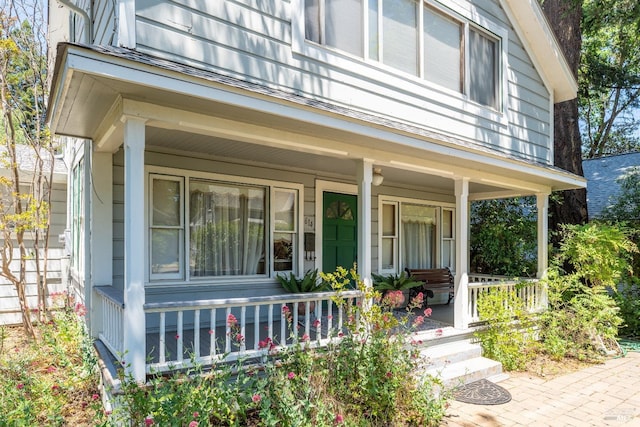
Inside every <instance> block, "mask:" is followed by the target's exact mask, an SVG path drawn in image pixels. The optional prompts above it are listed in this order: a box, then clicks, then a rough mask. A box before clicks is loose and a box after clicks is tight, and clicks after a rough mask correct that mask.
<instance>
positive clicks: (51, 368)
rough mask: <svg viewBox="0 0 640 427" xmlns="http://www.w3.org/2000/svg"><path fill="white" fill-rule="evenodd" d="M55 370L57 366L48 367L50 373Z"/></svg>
mask: <svg viewBox="0 0 640 427" xmlns="http://www.w3.org/2000/svg"><path fill="white" fill-rule="evenodd" d="M55 371H56V367H55V366H49V367H48V368H47V373H48V374H51V373H53V372H55Z"/></svg>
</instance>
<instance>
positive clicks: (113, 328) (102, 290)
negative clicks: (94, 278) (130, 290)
mask: <svg viewBox="0 0 640 427" xmlns="http://www.w3.org/2000/svg"><path fill="white" fill-rule="evenodd" d="M94 290H95V296H96V297H97V298H96V299H98V300H99V301H96V303H97V304H96V306H97V307H100V312H101V316H100V317H101V325H100V328H99V331H98V338H100V340H101V341H102V343H103V344H104V345H105V346H106V347H107V348H108V349H109V351H110V352H111V353H112V354H114V355H116V356H118V357H121V355H122V354H123V353H124V335H123V332H124V296H123V294H122V291H120V290H118V289H116V288H113V287H112V286H97V287H95V288H94Z"/></svg>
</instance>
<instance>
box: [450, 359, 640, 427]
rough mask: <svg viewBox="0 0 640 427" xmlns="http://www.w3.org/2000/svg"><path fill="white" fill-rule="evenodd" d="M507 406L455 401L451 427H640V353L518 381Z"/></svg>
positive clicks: (511, 382)
mask: <svg viewBox="0 0 640 427" xmlns="http://www.w3.org/2000/svg"><path fill="white" fill-rule="evenodd" d="M500 385H501V386H502V387H504V388H506V389H507V390H509V392H510V393H511V396H512V400H511V402H509V403H506V404H504V405H487V406H483V405H471V404H467V403H461V402H457V401H455V400H454V401H452V402H451V407H450V408H449V411H448V416H447V417H446V418H445V419H444V421H443V423H442V426H446V427H477V426H480V427H494V426H496V427H497V426H554V427H556V426H562V427H564V426H575V427H583V426H625V427H627V426H640V353H638V352H629V353H628V354H627V356H626V357H624V358H619V359H612V360H609V361H607V362H606V363H604V364H602V365H595V366H590V367H588V368H586V369H582V370H580V371H576V372H573V373H570V374H567V375H562V376H558V377H556V378H553V379H551V380H545V379H542V378H535V377H527V376H514V377H512V378H509V379H508V380H505V381H502V382H501V383H500Z"/></svg>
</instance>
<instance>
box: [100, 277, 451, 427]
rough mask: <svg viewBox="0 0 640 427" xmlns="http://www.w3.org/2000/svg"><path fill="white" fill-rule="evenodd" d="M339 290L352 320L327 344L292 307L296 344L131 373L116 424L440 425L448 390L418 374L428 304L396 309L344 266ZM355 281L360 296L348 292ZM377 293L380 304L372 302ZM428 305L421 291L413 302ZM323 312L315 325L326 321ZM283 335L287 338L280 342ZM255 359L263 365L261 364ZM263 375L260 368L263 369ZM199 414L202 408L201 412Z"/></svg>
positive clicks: (231, 320) (233, 328)
mask: <svg viewBox="0 0 640 427" xmlns="http://www.w3.org/2000/svg"><path fill="white" fill-rule="evenodd" d="M323 280H324V281H325V282H327V283H330V284H331V285H332V287H333V288H334V289H335V290H336V291H337V292H338V296H337V297H336V298H335V299H334V303H335V304H336V305H338V307H340V308H341V309H342V310H343V312H344V314H345V316H344V317H345V319H346V322H345V324H344V328H343V329H342V330H335V331H334V336H333V337H332V338H331V340H330V343H329V345H328V346H327V347H324V348H322V347H318V348H316V347H314V344H315V343H314V342H312V340H311V339H310V337H309V336H308V335H307V334H302V335H299V334H300V333H301V331H298V328H297V325H295V324H293V316H292V315H291V309H290V308H289V307H288V306H286V305H284V306H283V307H282V313H283V314H284V318H285V321H286V322H287V323H288V327H289V328H288V329H289V333H290V334H291V336H290V337H289V339H288V340H287V341H288V342H294V343H295V344H294V345H293V346H291V347H279V346H277V343H274V342H273V341H274V340H275V341H279V340H276V339H275V338H274V340H271V339H269V338H267V339H264V340H262V341H260V342H259V343H258V347H259V348H260V349H262V350H263V352H264V354H265V358H263V359H261V361H260V362H256V359H253V360H251V363H254V364H253V365H249V364H248V363H247V362H249V361H246V360H239V361H238V362H236V363H234V364H221V365H218V366H217V367H216V369H215V370H212V371H210V372H207V373H205V372H203V371H202V370H201V369H200V368H199V367H197V366H196V367H195V368H193V369H191V370H189V371H187V372H183V373H179V374H173V375H167V376H161V375H156V376H154V377H153V378H151V380H150V381H149V382H148V384H147V385H146V386H144V387H142V386H140V385H138V384H136V383H135V382H134V381H132V380H129V379H124V381H123V384H124V385H123V387H124V395H123V397H122V401H121V404H122V405H121V407H120V408H119V409H118V410H117V411H116V412H115V413H114V414H113V415H112V417H111V420H110V422H111V423H114V424H116V425H120V424H125V423H131V425H146V424H145V423H147V422H149V421H147V420H151V421H152V422H153V425H189V426H195V425H200V426H204V425H216V426H218V425H221V426H226V425H252V426H281V425H284V426H310V425H313V426H327V427H328V426H338V425H359V426H379V425H395V426H404V425H416V426H429V425H437V424H438V423H439V421H440V420H441V418H442V417H443V416H444V411H445V408H446V394H445V393H442V392H440V393H435V392H434V390H433V388H434V386H436V385H437V386H438V388H439V389H441V384H439V383H438V382H437V381H436V380H434V379H433V378H422V377H420V374H419V372H416V367H417V365H418V362H419V361H420V359H419V352H418V350H417V348H416V347H415V346H416V345H418V344H419V342H418V341H417V340H411V339H409V338H410V335H411V333H412V329H413V328H414V327H417V326H419V325H420V324H421V323H422V322H424V320H425V317H428V316H429V315H431V310H430V309H426V310H424V311H421V312H420V313H419V315H418V316H415V317H414V318H413V319H411V318H410V317H409V316H408V315H407V316H404V317H398V316H396V315H394V311H393V309H392V308H393V302H394V301H390V300H388V299H387V298H381V295H380V293H379V292H377V291H374V290H373V289H370V288H366V287H365V286H364V283H363V282H362V281H361V280H360V279H359V277H358V276H357V274H356V273H355V270H353V269H351V270H345V269H342V268H339V269H338V271H336V272H335V273H332V274H327V275H323ZM353 283H356V284H357V286H358V289H360V290H361V291H362V292H363V294H364V299H363V302H362V303H356V302H355V301H354V300H352V299H347V298H342V297H341V295H340V294H341V292H342V291H343V290H345V289H349V288H350V287H351V285H352V284H353ZM373 301H377V303H376V304H372V302H373ZM421 305H422V301H421V300H420V297H419V298H417V299H415V300H414V301H411V302H410V303H409V306H408V310H409V311H411V310H415V309H416V308H417V307H418V306H421ZM226 323H227V327H228V330H227V333H229V334H232V335H231V336H232V337H235V338H234V340H235V341H236V343H240V342H241V339H243V338H244V337H241V339H239V338H238V337H237V335H238V330H237V327H238V322H237V319H236V318H235V316H233V315H230V316H228V318H227V319H226ZM321 324H322V322H321V321H320V319H317V320H316V321H314V322H313V323H312V326H313V327H314V328H319V327H321ZM282 341H284V340H282ZM255 363H259V364H258V365H256V364H255ZM258 373H259V374H258ZM196 414H197V416H196Z"/></svg>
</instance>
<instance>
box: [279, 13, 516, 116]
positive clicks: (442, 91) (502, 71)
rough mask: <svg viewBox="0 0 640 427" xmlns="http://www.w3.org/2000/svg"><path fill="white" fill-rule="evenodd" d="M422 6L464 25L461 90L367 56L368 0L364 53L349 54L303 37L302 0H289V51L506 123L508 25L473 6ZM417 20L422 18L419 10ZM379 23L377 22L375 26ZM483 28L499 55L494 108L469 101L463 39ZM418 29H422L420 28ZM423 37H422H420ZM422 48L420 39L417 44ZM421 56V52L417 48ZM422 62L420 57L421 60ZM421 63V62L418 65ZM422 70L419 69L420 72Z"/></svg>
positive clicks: (466, 45) (303, 15) (466, 59)
mask: <svg viewBox="0 0 640 427" xmlns="http://www.w3.org/2000/svg"><path fill="white" fill-rule="evenodd" d="M422 1H423V3H424V4H423V7H427V6H428V7H431V8H432V9H434V10H436V11H438V12H440V13H442V14H444V15H447V16H449V17H450V18H451V19H454V20H456V21H460V22H461V23H462V24H463V25H464V39H465V43H464V70H463V74H464V75H463V77H464V83H463V84H464V90H463V91H462V93H461V92H459V91H455V90H451V89H448V88H445V87H444V86H441V85H439V84H436V83H433V82H430V81H428V80H425V79H423V78H422V77H421V76H420V75H413V74H409V73H405V72H402V71H400V70H398V69H396V68H393V67H391V66H388V65H385V64H383V63H382V62H381V61H379V60H372V59H369V43H368V42H367V41H366V40H368V32H369V22H368V18H367V17H368V15H367V9H368V1H367V0H363V9H364V22H363V32H364V34H365V37H366V38H365V43H364V57H359V56H355V55H351V54H349V53H347V52H343V51H340V50H338V49H335V48H332V47H330V46H326V45H322V44H318V43H315V42H313V41H309V40H307V39H305V7H304V2H305V0H292V4H291V7H292V14H291V15H292V17H293V18H292V23H291V24H292V51H293V52H294V53H296V54H299V55H303V56H305V57H308V58H311V59H313V60H315V61H319V62H323V63H327V64H329V65H330V66H334V67H337V68H341V69H345V70H349V72H350V73H354V74H357V75H358V74H359V75H363V76H367V77H368V78H371V79H374V80H377V81H379V82H380V83H384V84H385V85H392V86H394V87H396V88H397V89H398V90H402V91H406V92H408V93H423V94H424V96H425V97H426V98H429V99H431V100H433V101H434V103H442V104H443V105H448V106H450V107H451V108H456V109H459V110H462V111H466V112H468V113H471V114H475V115H477V116H479V117H482V118H485V119H488V120H491V121H494V122H497V123H499V124H500V125H502V126H503V127H506V126H508V108H507V101H508V82H507V77H506V76H507V73H506V67H507V64H508V45H509V31H508V29H507V28H505V27H502V26H500V25H498V24H496V23H495V22H494V21H492V20H490V19H487V18H485V17H484V16H482V15H480V14H479V13H477V12H476V11H475V10H467V9H465V8H463V7H461V6H459V5H456V4H453V3H452V4H448V5H447V6H444V5H442V4H441V3H439V2H438V1H436V0H422ZM419 15H420V22H422V13H420V14H419ZM379 25H380V23H378V26H379ZM470 26H472V27H473V28H474V29H475V30H477V31H480V32H484V33H485V34H486V35H487V36H489V37H492V38H494V39H497V41H498V55H497V58H496V59H497V60H498V61H499V63H498V64H497V68H498V69H497V76H496V80H497V81H496V85H497V88H498V95H497V98H498V99H497V104H498V105H497V109H496V108H494V107H492V106H486V105H482V104H479V103H476V102H474V101H472V100H471V99H470V97H469V95H468V89H467V88H468V87H469V84H470V82H469V70H468V67H469V61H468V58H469V43H467V42H466V40H468V37H469V34H468V33H469V27H470ZM420 31H421V30H420ZM420 40H422V37H420ZM418 45H419V49H422V42H420V43H419V44H418ZM420 55H421V57H422V53H421V52H420ZM420 62H423V61H420ZM420 67H422V65H420ZM420 74H422V73H420Z"/></svg>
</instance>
